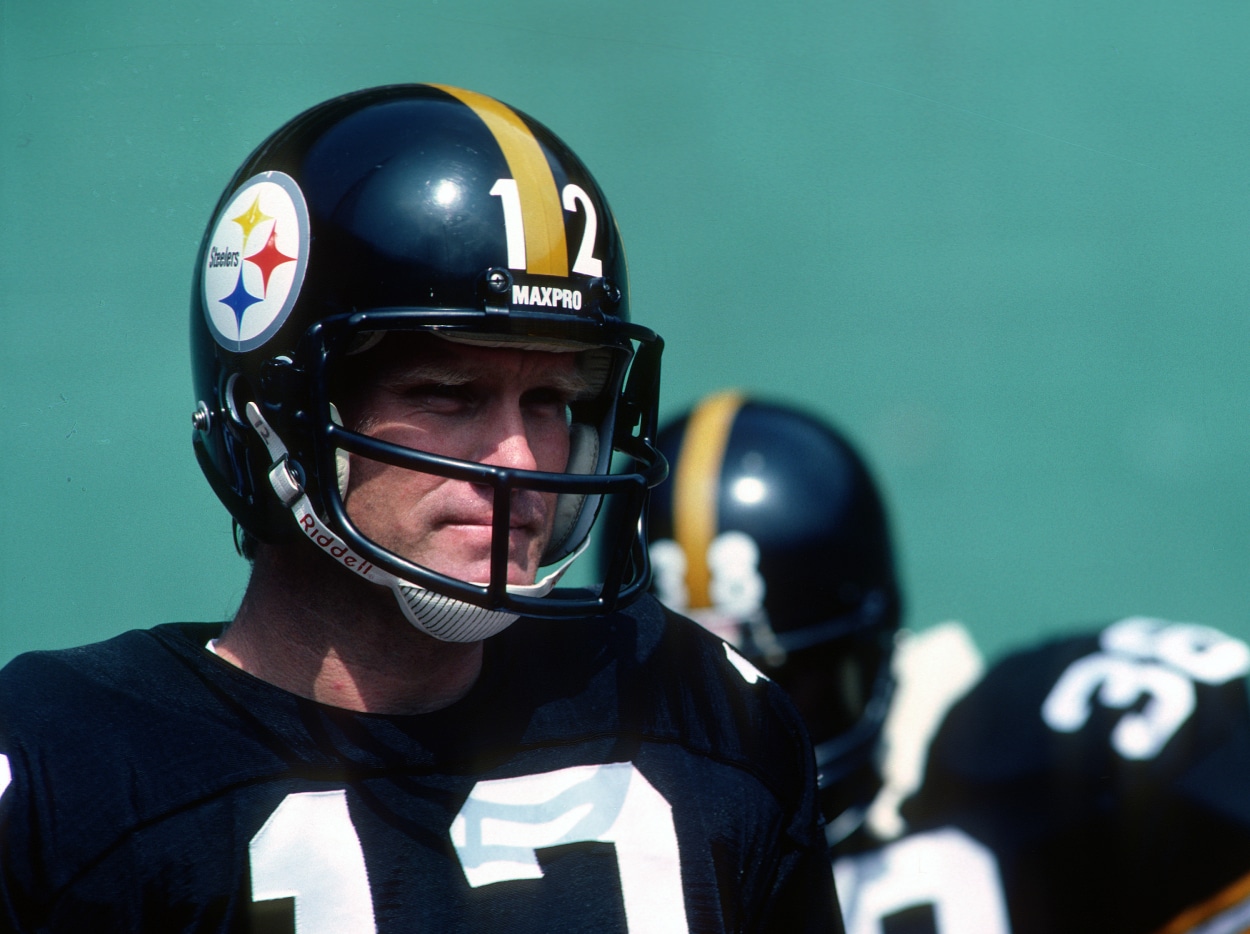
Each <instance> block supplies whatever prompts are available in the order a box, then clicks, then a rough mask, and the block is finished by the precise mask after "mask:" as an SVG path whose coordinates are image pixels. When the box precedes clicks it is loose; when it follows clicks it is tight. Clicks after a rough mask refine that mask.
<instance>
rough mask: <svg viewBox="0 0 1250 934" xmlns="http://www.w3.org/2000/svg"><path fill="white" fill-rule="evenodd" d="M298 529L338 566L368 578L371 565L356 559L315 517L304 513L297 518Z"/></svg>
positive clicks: (363, 560) (361, 559) (362, 559)
mask: <svg viewBox="0 0 1250 934" xmlns="http://www.w3.org/2000/svg"><path fill="white" fill-rule="evenodd" d="M299 524H300V527H301V528H302V529H303V530H304V531H305V532H306V533H307V534H308V537H309V538H311V539H312V540H313V541H314V542H315V543H316V544H317V547H318V548H321V549H322V550H323V551H325V552H326V553H328V554H329V555H330V557H332V558H334V559H335V560H336V561H338V562H339V564H341V565H343V567H345V568H350V569H351V570H353V571H355V572H356V573H357V574H359V575H360V576H361V577H368V576H369V572H370V571H372V570H373V565H372V564H371V563H370V562H368V561H366V560H365V559H364V558H361V557H358V556H357V555H355V554H353V553H352V550H351V549H350V548H348V547H347V546H346V545H344V544H343V543H342V542H341V541H339V540H338V539H337V538H336V537H335V536H334V535H331V534H330V532H329V531H327V530H326V529H325V528H324V527H323V526H322V525H321V523H320V522H318V521H317V519H316V517H315V516H313V515H312V514H310V513H304V515H302V516H300V517H299Z"/></svg>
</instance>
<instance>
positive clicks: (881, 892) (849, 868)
mask: <svg viewBox="0 0 1250 934" xmlns="http://www.w3.org/2000/svg"><path fill="white" fill-rule="evenodd" d="M833 874H834V878H835V880H836V882H837V886H838V899H839V900H840V901H841V903H842V916H843V920H844V921H845V924H846V934H883V932H884V931H885V930H886V927H885V924H886V921H887V920H888V919H890V918H893V917H895V916H897V915H900V914H902V913H903V912H909V911H910V912H916V911H923V912H926V913H927V914H929V915H930V916H931V917H932V926H933V934H965V932H970V931H975V932H976V934H1010V932H1011V923H1010V921H1009V920H1008V918H1007V905H1006V902H1005V901H1004V899H1003V887H1002V881H1001V879H1000V878H999V873H998V861H997V860H996V859H995V858H994V854H993V853H991V852H990V851H989V850H988V849H986V848H985V847H984V846H982V845H981V844H980V843H978V842H977V841H976V840H974V839H973V838H972V837H970V836H968V835H967V834H965V833H964V832H963V831H962V830H957V829H955V828H954V827H943V828H941V829H940V830H932V831H929V832H927V833H918V834H913V835H912V836H909V837H902V838H901V839H898V840H895V841H893V842H892V843H889V844H887V845H886V846H884V847H882V848H881V849H879V850H873V851H871V852H868V853H861V854H858V855H856V856H844V857H842V858H841V859H839V860H837V861H835V862H834V864H833Z"/></svg>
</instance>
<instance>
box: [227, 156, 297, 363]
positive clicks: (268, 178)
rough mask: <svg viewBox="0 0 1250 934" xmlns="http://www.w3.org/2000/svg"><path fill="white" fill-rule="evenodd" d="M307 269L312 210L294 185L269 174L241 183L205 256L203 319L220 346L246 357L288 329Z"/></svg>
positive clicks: (271, 173) (292, 180)
mask: <svg viewBox="0 0 1250 934" xmlns="http://www.w3.org/2000/svg"><path fill="white" fill-rule="evenodd" d="M307 262H308V208H307V206H306V205H305V203H304V195H303V192H301V191H300V189H299V186H298V185H297V184H296V183H295V179H293V178H291V177H290V176H289V175H284V174H283V173H281V172H264V173H262V174H260V175H256V176H254V177H252V178H251V179H249V180H248V181H247V182H245V183H244V184H243V186H242V187H241V188H239V190H238V191H237V192H236V193H235V195H234V197H233V198H231V199H230V202H229V203H228V204H227V205H226V207H225V210H223V211H222V212H221V213H220V214H219V215H218V216H217V219H216V221H215V223H214V225H213V230H212V236H211V237H210V238H209V243H208V249H207V250H206V251H205V253H204V296H203V297H204V313H205V317H206V319H207V321H208V326H209V329H210V330H211V331H212V332H213V337H215V338H216V339H217V342H218V343H219V344H221V345H222V346H223V347H225V348H227V349H228V350H233V351H235V352H242V351H247V350H251V349H253V348H255V347H259V346H260V345H261V344H263V343H265V341H267V340H269V338H270V337H272V336H273V335H274V334H275V333H276V332H277V330H278V328H280V327H281V326H282V322H284V321H285V320H286V318H287V315H289V314H290V313H291V309H292V308H293V307H294V306H295V300H296V299H297V298H298V297H299V288H300V284H301V283H302V282H303V280H304V268H305V266H306V265H307Z"/></svg>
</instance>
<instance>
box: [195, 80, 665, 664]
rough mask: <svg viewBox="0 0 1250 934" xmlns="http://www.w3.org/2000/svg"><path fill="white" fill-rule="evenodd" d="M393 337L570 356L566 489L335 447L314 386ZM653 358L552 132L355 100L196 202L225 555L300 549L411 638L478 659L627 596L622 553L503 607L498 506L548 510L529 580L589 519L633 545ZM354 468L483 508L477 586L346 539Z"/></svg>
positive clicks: (200, 446) (463, 464) (343, 101)
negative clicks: (320, 556)
mask: <svg viewBox="0 0 1250 934" xmlns="http://www.w3.org/2000/svg"><path fill="white" fill-rule="evenodd" d="M398 331H405V332H420V333H423V334H425V335H431V336H433V337H438V338H444V339H446V340H449V341H456V342H461V343H475V344H480V345H485V346H489V347H511V348H514V349H522V350H557V351H561V352H569V353H576V354H577V355H578V361H579V365H580V368H581V370H582V371H583V373H584V374H585V375H586V377H587V384H588V386H589V387H590V390H589V391H588V392H586V393H584V394H583V395H584V396H585V397H584V398H582V397H579V398H578V399H577V400H576V401H574V402H573V403H572V404H571V406H570V416H569V418H570V422H571V424H570V451H571V453H570V458H569V465H568V468H567V471H566V472H564V473H559V474H552V473H540V472H538V471H525V470H518V469H503V468H499V467H488V466H487V465H483V464H478V463H475V462H469V461H456V460H452V459H449V458H446V457H436V456H434V455H432V454H430V453H428V452H422V451H418V450H414V449H410V448H401V447H397V446H396V445H386V444H382V443H380V442H377V441H376V440H375V439H372V438H370V437H369V436H367V435H366V434H364V433H362V432H360V431H354V430H351V426H344V425H343V424H342V423H341V419H339V417H338V409H337V408H336V406H335V402H334V399H335V395H334V394H335V385H336V381H341V380H342V379H344V378H345V377H344V374H345V373H347V372H349V371H353V372H357V373H358V372H360V371H361V370H362V368H363V369H364V370H365V371H367V370H368V366H369V363H368V360H369V357H368V355H369V354H370V352H371V351H372V350H373V348H375V347H377V346H378V345H379V344H380V342H383V341H385V340H386V337H387V335H389V334H392V333H394V332H398ZM661 347H662V342H661V340H660V339H659V337H658V336H657V335H656V334H655V333H654V332H653V331H651V330H649V329H647V328H644V327H641V326H639V325H636V324H633V323H631V322H630V319H629V284H628V279H627V274H626V267H625V254H624V251H623V248H622V245H621V241H620V236H619V233H618V231H617V226H616V222H615V220H614V218H613V216H612V212H611V209H610V208H609V206H608V203H607V200H606V199H605V198H604V196H603V193H602V192H601V191H600V189H599V186H598V185H597V184H596V182H595V180H594V178H593V177H592V176H591V175H590V173H589V171H588V170H587V169H586V167H585V166H584V165H583V164H582V163H581V161H580V160H579V159H578V158H577V157H576V156H575V155H574V154H573V153H572V152H571V151H570V150H569V148H568V147H567V146H565V145H564V144H563V143H562V142H561V141H560V140H559V139H558V138H557V137H556V136H555V135H554V134H553V133H551V131H549V130H547V129H546V128H545V127H543V126H542V125H541V124H539V123H538V122H536V121H535V120H533V119H531V118H530V117H528V116H526V115H525V114H523V113H521V112H520V111H517V110H514V109H512V108H510V107H508V106H507V105H505V104H503V103H500V102H499V101H497V100H494V99H492V98H489V97H486V96H485V95H482V94H477V93H474V92H471V91H465V90H462V89H459V88H452V87H447V86H441V85H395V86H389V87H382V88H374V89H369V90H364V91H359V92H355V93H352V94H347V95H345V96H342V97H339V98H335V99H333V100H330V101H326V102H325V103H322V104H319V105H317V106H315V107H313V108H312V109H310V110H308V111H306V112H305V113H303V114H300V115H299V116H297V117H296V118H294V119H293V120H291V121H290V122H289V123H287V124H286V125H285V126H283V127H282V128H281V129H279V130H278V131H277V132H275V133H274V134H272V135H271V136H270V137H269V138H268V139H266V140H265V141H264V142H263V143H262V144H261V145H260V146H259V147H258V148H257V149H256V150H255V151H254V152H253V153H252V154H251V156H250V157H249V158H248V159H247V160H246V161H245V162H244V164H243V165H242V167H241V168H240V169H239V170H238V172H236V173H235V175H234V177H233V178H232V179H231V180H230V182H229V184H228V185H227V186H226V189H225V192H224V193H223V195H222V196H221V199H220V201H219V202H218V205H217V208H216V210H215V211H214V213H213V216H212V219H211V221H210V223H209V225H208V229H207V231H206V233H205V236H204V240H203V242H202V244H201V247H200V253H199V258H198V260H197V264H196V270H195V283H194V288H193V291H192V300H191V353H192V365H193V371H194V384H195V392H196V411H195V415H194V433H193V443H194V447H195V451H196V455H197V458H198V460H199V463H200V466H201V468H202V469H203V471H204V473H205V475H206V476H207V478H208V480H209V482H210V483H211V485H212V487H213V489H214V491H215V492H216V493H217V495H218V497H219V498H220V499H221V500H222V502H223V503H225V505H226V506H227V507H228V509H229V510H230V512H231V514H232V515H233V517H234V520H235V522H236V524H237V526H238V527H239V528H241V529H242V530H243V533H244V536H245V538H250V539H255V540H259V541H264V542H277V541H283V540H289V539H291V538H292V537H300V536H303V537H307V538H310V539H312V540H314V542H315V543H316V544H317V545H319V546H320V547H321V548H322V549H323V550H324V551H326V552H327V553H328V554H330V555H331V557H333V558H335V559H337V560H338V561H339V563H340V564H342V565H344V566H345V567H347V568H348V569H350V570H352V571H354V572H356V573H358V574H361V575H362V576H365V577H368V578H369V579H371V580H375V581H377V582H378V583H383V584H387V585H390V586H391V587H392V588H393V589H394V590H395V591H396V594H397V596H398V597H399V599H400V604H401V606H403V607H404V609H405V612H406V613H407V614H408V616H409V618H410V619H411V620H412V621H413V622H414V623H415V624H416V625H418V626H419V627H420V628H423V629H425V630H426V631H428V632H431V634H433V635H436V636H438V637H440V638H449V639H472V638H480V637H482V636H483V635H489V634H490V633H491V632H493V631H497V630H498V628H501V627H502V625H506V623H507V622H509V621H511V620H512V619H514V618H516V616H517V615H522V614H523V615H534V616H545V617H572V616H584V615H586V614H588V613H601V612H605V611H607V610H610V609H611V608H613V607H614V606H616V605H618V604H620V603H623V602H625V601H628V600H629V599H631V598H632V597H633V596H635V595H636V594H637V593H639V592H640V591H642V590H643V589H645V587H646V585H647V571H646V568H645V567H642V568H640V567H639V566H638V564H637V563H636V562H627V560H626V558H625V556H626V555H627V554H628V553H629V552H630V550H631V549H630V548H629V547H628V546H626V547H623V548H622V549H621V554H622V558H621V560H620V561H619V562H618V565H619V566H617V567H614V568H612V569H609V571H608V572H607V574H606V575H605V577H606V580H605V581H604V582H602V583H601V584H600V585H597V586H585V587H567V586H559V587H556V586H555V584H554V578H556V577H558V574H557V573H556V572H552V574H550V575H548V577H549V578H552V580H551V581H549V582H548V584H547V585H544V586H541V587H540V586H535V587H525V586H515V585H510V584H508V582H507V567H506V564H507V547H506V538H507V511H508V509H507V503H508V501H509V498H510V497H511V496H512V494H513V493H515V492H516V491H518V490H523V489H529V490H537V491H540V492H543V493H547V494H552V493H555V494H557V503H558V505H557V508H556V520H555V528H554V530H553V532H552V535H551V538H550V540H549V543H548V545H547V548H546V552H545V554H544V556H543V564H544V565H548V566H552V567H557V566H562V565H563V564H564V563H565V562H566V561H568V560H570V559H571V556H575V555H576V554H578V553H579V552H580V549H582V548H583V547H584V543H585V542H586V540H587V537H588V534H589V532H590V529H591V526H592V525H593V524H595V522H596V517H597V516H598V514H599V513H600V507H601V505H602V502H603V500H604V498H605V497H611V498H613V499H618V500H620V501H621V504H622V507H623V509H624V512H623V515H622V516H621V519H620V521H619V522H618V523H617V525H616V528H615V529H608V530H604V534H605V535H607V536H609V537H611V536H616V537H623V538H625V539H629V538H631V537H636V536H637V534H638V531H637V530H638V517H639V514H640V512H641V510H642V507H643V503H644V501H645V499H646V496H647V491H648V490H649V488H650V487H652V486H654V485H655V484H657V483H658V482H659V481H660V480H661V479H662V478H663V476H664V473H665V470H666V467H665V464H664V461H663V459H662V458H661V457H659V455H658V453H657V451H656V449H655V448H654V446H653V443H652V442H653V439H654V434H655V430H656V406H657V396H658V383H659V356H660V350H661ZM614 454H615V455H616V457H617V462H616V464H615V465H614V464H613V463H612V460H613V456H614ZM353 455H354V456H358V457H367V458H371V459H375V460H379V461H382V462H384V463H387V464H390V465H393V466H399V467H404V468H408V469H411V470H416V471H422V472H426V473H432V474H437V475H440V476H444V477H449V478H454V479H457V480H462V481H469V482H471V483H474V484H480V485H481V486H482V487H483V488H485V489H489V490H491V491H492V492H491V495H492V497H493V502H494V514H495V522H494V525H493V528H494V529H495V535H496V537H498V536H500V535H501V534H502V536H503V538H504V539H505V542H504V544H502V545H499V544H498V543H497V545H496V547H494V548H493V549H492V556H493V557H492V562H491V574H490V580H488V581H466V580H460V579H457V578H455V577H450V576H448V575H446V574H441V573H438V572H436V571H434V570H432V569H431V568H428V567H424V566H421V565H418V564H414V563H413V562H411V561H409V560H407V559H405V558H404V557H403V556H401V555H399V554H396V553H395V552H392V551H389V550H387V549H386V548H384V547H382V546H381V545H379V544H378V543H377V542H374V541H371V540H370V539H369V538H367V537H366V536H364V535H363V534H361V532H360V531H359V530H358V529H357V528H356V526H355V525H354V524H353V523H352V521H351V519H350V517H349V516H348V513H347V510H346V508H345V506H344V495H343V494H344V488H345V485H346V481H345V480H344V478H343V468H344V465H345V464H347V463H348V462H349V461H350V458H351V456H353ZM614 468H615V469H614ZM501 506H503V508H502V509H501V508H500V507H501ZM617 511H618V510H615V509H614V511H613V512H614V514H615V513H616V512H617ZM600 524H602V523H600ZM627 563H629V566H630V571H629V573H627V572H626V564H627ZM544 580H547V578H544ZM449 607H450V608H451V610H452V612H451V613H450V616H452V617H454V618H455V620H456V622H455V624H454V625H450V626H444V625H443V624H442V623H440V622H439V620H440V619H441V618H442V617H444V616H447V615H448V612H447V611H448V608H449ZM466 619H467V620H470V622H469V623H466V622H465V621H466Z"/></svg>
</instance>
